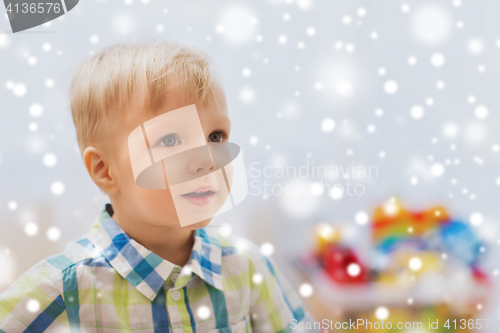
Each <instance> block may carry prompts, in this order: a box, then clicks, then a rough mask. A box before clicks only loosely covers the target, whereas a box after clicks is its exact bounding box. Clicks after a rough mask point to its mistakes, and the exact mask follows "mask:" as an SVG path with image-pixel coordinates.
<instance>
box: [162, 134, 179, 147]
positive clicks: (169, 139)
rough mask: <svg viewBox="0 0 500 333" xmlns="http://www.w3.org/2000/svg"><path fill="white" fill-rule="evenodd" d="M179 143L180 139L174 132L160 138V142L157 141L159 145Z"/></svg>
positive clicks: (168, 145) (167, 145) (171, 145)
mask: <svg viewBox="0 0 500 333" xmlns="http://www.w3.org/2000/svg"><path fill="white" fill-rule="evenodd" d="M180 143H181V142H180V140H179V139H178V138H177V136H176V135H175V134H169V135H166V136H164V137H163V138H162V139H161V140H160V142H158V144H159V145H160V146H165V147H173V146H177V145H178V144H180Z"/></svg>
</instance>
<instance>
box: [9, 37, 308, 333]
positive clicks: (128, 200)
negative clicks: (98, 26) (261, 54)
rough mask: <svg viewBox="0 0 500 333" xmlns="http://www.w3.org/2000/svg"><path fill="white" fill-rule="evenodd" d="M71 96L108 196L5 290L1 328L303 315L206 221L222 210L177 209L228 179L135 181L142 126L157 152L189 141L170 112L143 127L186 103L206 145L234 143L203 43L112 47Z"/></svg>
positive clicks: (282, 326) (290, 295) (244, 251)
mask: <svg viewBox="0 0 500 333" xmlns="http://www.w3.org/2000/svg"><path fill="white" fill-rule="evenodd" d="M70 95H71V110H72V115H73V120H74V123H75V127H76V133H77V139H78V144H79V148H80V150H81V152H82V157H83V161H84V164H85V166H86V168H87V171H88V173H89V175H90V177H91V178H92V180H93V181H94V183H95V184H96V185H97V186H98V187H99V188H100V189H101V190H102V191H103V192H105V193H106V194H107V195H108V196H109V198H110V201H111V203H107V204H105V205H104V207H103V209H102V210H101V211H100V212H99V214H98V216H97V218H96V219H95V222H94V223H93V225H92V227H91V230H90V232H89V233H87V234H85V235H83V236H82V237H79V238H77V239H75V240H73V241H71V242H70V243H68V244H67V245H66V247H65V248H64V250H63V253H61V254H57V255H53V256H50V257H48V258H46V259H44V260H42V261H40V262H38V263H37V264H35V265H34V266H32V267H31V268H30V269H29V270H28V271H27V272H25V273H24V274H23V275H22V276H21V277H20V278H19V279H18V280H17V281H15V282H14V283H13V284H12V285H11V286H10V287H9V288H8V289H7V290H6V291H5V292H3V293H2V294H0V333H3V332H6V333H17V332H37V333H38V332H68V331H70V332H99V333H105V332H130V331H132V330H133V331H137V332H144V333H146V332H147V333H153V332H155V333H156V332H174V333H180V332H209V333H216V332H224V333H228V332H252V331H253V332H289V331H291V325H290V323H291V322H292V321H293V322H294V323H297V322H298V321H301V320H304V318H305V317H306V315H307V313H306V311H305V310H304V308H303V307H302V304H301V300H300V298H299V296H298V295H297V294H296V292H295V291H294V290H293V288H292V286H291V284H290V283H289V282H288V281H287V279H286V278H285V277H284V276H283V275H282V273H281V271H280V270H279V269H278V268H277V267H276V265H275V262H274V261H273V259H272V258H270V257H266V256H264V255H262V254H261V252H260V249H259V248H258V247H257V246H256V245H255V244H253V243H251V242H249V241H246V240H244V239H239V238H237V237H235V236H223V233H220V232H219V231H220V229H218V228H216V227H212V226H208V223H209V222H210V220H211V217H212V216H213V215H212V216H208V215H196V216H198V218H197V219H196V220H189V222H188V223H183V221H181V218H180V216H181V212H180V210H179V209H176V207H177V208H179V207H181V205H184V206H183V207H184V208H183V209H184V210H186V211H187V213H188V214H191V213H193V212H194V213H193V214H198V213H199V212H201V211H202V209H203V207H204V205H209V204H211V203H212V202H217V200H216V199H214V198H217V196H218V197H219V198H222V199H224V198H227V196H226V197H224V195H223V194H221V193H224V192H225V193H226V194H227V191H228V189H229V184H228V189H226V190H224V188H225V186H218V185H215V187H214V186H213V185H207V186H201V187H198V188H196V189H195V190H193V191H191V190H189V191H190V192H187V193H181V194H180V195H177V194H176V193H175V191H174V190H173V188H174V187H173V186H171V187H169V186H170V185H172V184H171V182H173V178H168V177H167V178H168V181H167V180H166V179H165V183H167V182H168V186H164V187H163V189H151V188H147V187H144V186H138V184H139V183H138V182H137V177H136V175H135V170H133V168H134V163H139V162H137V161H133V160H132V156H131V152H132V151H133V148H132V146H133V142H131V139H130V138H131V137H132V135H131V133H133V132H134V130H136V129H137V131H138V132H137V133H142V132H140V129H141V128H142V130H143V131H144V137H145V138H146V144H147V147H146V146H144V147H145V149H146V148H147V151H149V153H150V156H151V161H153V154H155V153H157V152H160V153H161V154H163V156H165V155H172V154H175V153H176V152H179V151H180V150H179V149H181V148H182V147H184V148H186V149H187V147H189V144H190V142H191V141H192V140H191V139H187V137H186V136H183V135H184V134H183V133H182V131H183V129H179V128H177V127H176V125H175V124H174V125H172V126H171V128H168V126H169V123H168V121H167V122H166V123H165V124H164V125H165V126H166V127H165V126H163V127H160V129H161V130H162V131H163V132H165V133H163V132H158V131H157V132H155V129H154V128H153V129H151V130H150V131H149V132H148V133H147V136H146V132H145V124H146V123H147V122H148V121H149V120H151V119H158V118H157V117H158V116H161V117H163V116H164V115H165V116H169V115H174V114H176V112H177V114H180V115H182V113H179V110H184V108H187V109H186V110H191V111H192V112H191V115H193V114H194V115H195V116H196V119H197V120H196V121H193V122H192V129H193V131H194V128H199V131H198V132H199V133H201V134H200V135H199V136H198V137H200V136H203V137H202V138H203V140H202V141H203V143H202V144H205V145H207V143H210V144H215V143H224V142H227V140H228V137H229V133H230V121H229V118H228V112H227V104H226V98H225V94H224V91H223V89H222V87H221V85H220V82H219V80H218V79H217V78H216V77H215V73H214V72H213V69H212V65H211V59H210V58H209V57H208V56H207V55H206V54H205V53H204V52H203V51H201V50H199V49H197V48H195V47H192V46H189V45H183V44H181V43H177V42H172V41H168V42H164V41H148V42H145V43H130V44H118V45H114V46H110V47H107V48H105V49H103V50H101V51H100V52H98V53H96V54H95V55H93V56H92V57H91V58H90V59H88V60H86V61H85V62H84V63H83V64H82V65H81V67H80V68H79V69H78V71H77V73H76V74H75V76H74V79H73V82H72V85H71V90H70ZM193 110H195V111H193ZM169 112H170V113H169ZM193 112H194V113H193ZM186 114H188V113H186ZM186 119H188V118H186ZM189 119H191V118H189ZM170 120H172V119H170ZM170 120H169V121H170ZM198 124H200V125H201V127H197V126H198ZM155 135H156V137H155V138H154V139H153V137H154V136H155ZM190 140H191V141H190ZM193 142H194V141H192V142H191V143H193ZM198 145H199V144H198ZM195 146H196V144H194V145H193V147H195ZM184 148H182V149H184ZM188 157H189V156H188ZM188 162H189V163H190V164H189V166H188V169H189V172H191V173H192V174H193V175H196V177H198V174H199V175H200V176H201V175H203V176H206V177H209V176H211V174H212V173H211V172H212V171H214V170H216V168H215V162H214V160H213V159H211V160H209V161H208V162H207V161H205V162H200V161H194V160H193V161H192V160H189V161H188ZM162 163H163V162H162ZM139 164H140V163H139ZM219 167H220V166H219ZM158 170H161V169H158ZM165 170H166V169H165V165H163V172H165ZM224 177H226V175H225V174H224ZM192 178H194V177H192ZM197 179H204V178H203V177H201V178H197ZM206 179H208V178H206ZM225 179H226V181H227V178H225ZM222 184H224V183H222ZM219 185H220V184H219ZM176 200H177V201H176ZM218 202H222V201H221V200H219V201H218ZM191 205H192V206H191ZM216 208H217V209H218V208H220V205H219V206H217V207H216ZM182 214H184V213H182ZM182 216H185V215H182ZM199 216H204V217H199ZM183 218H184V217H183ZM184 222H185V221H184Z"/></svg>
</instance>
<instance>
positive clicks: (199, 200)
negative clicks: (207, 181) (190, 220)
mask: <svg viewBox="0 0 500 333" xmlns="http://www.w3.org/2000/svg"><path fill="white" fill-rule="evenodd" d="M215 194H216V192H215V190H214V188H213V187H212V186H201V187H198V188H197V189H195V190H194V191H192V192H189V193H185V194H182V195H181V196H182V197H183V198H184V199H186V200H187V201H189V202H190V203H192V204H193V205H196V206H204V205H208V204H209V203H210V202H211V201H212V199H213V197H214V196H215Z"/></svg>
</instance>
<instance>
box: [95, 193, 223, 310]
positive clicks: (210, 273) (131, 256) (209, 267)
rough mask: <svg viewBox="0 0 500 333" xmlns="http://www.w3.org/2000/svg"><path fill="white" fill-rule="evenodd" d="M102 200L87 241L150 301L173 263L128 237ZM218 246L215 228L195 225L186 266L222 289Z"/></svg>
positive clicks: (170, 271) (207, 281)
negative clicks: (200, 227) (101, 205)
mask: <svg viewBox="0 0 500 333" xmlns="http://www.w3.org/2000/svg"><path fill="white" fill-rule="evenodd" d="M111 215H113V208H112V207H111V204H110V203H106V204H105V205H104V207H103V209H102V210H101V211H100V212H99V215H98V216H97V218H96V219H95V221H94V223H93V224H92V226H91V228H90V237H89V239H90V241H91V242H92V243H93V244H94V246H95V247H96V249H97V251H98V252H100V253H101V254H102V255H103V256H104V257H105V258H106V259H107V260H108V262H109V263H110V264H111V266H112V267H113V268H114V269H115V270H116V271H117V272H118V273H119V274H120V275H121V276H123V277H124V278H125V279H126V280H127V281H128V282H130V283H131V284H132V285H133V286H134V287H135V288H136V289H137V290H139V291H140V292H141V293H142V294H143V295H144V296H146V297H147V298H148V299H150V300H151V301H152V300H154V298H155V297H156V295H157V293H158V292H159V290H160V288H162V286H163V284H164V283H165V281H166V280H167V279H168V277H169V276H170V274H171V273H172V271H174V269H175V267H177V265H175V264H173V263H171V262H169V261H168V260H165V259H163V258H161V257H160V256H158V255H157V254H155V253H153V252H151V251H150V250H148V249H147V248H146V247H144V246H143V245H141V244H140V243H138V242H137V241H136V240H134V239H132V238H130V236H129V235H127V234H126V233H125V232H124V231H123V230H122V229H121V228H120V226H119V225H118V224H117V223H116V222H115V221H114V220H113V218H112V217H111ZM221 262H222V250H221V245H220V241H219V238H218V236H217V232H216V231H215V230H213V229H212V228H207V227H205V228H202V229H196V230H195V233H194V245H193V249H192V252H191V259H190V261H189V263H188V264H187V265H189V266H188V268H189V269H190V270H191V271H192V272H193V273H194V274H196V275H198V276H199V277H200V278H201V279H203V280H204V281H205V282H206V283H208V284H210V285H211V286H213V287H215V288H217V289H219V290H222V276H221Z"/></svg>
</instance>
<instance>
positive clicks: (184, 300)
mask: <svg viewBox="0 0 500 333" xmlns="http://www.w3.org/2000/svg"><path fill="white" fill-rule="evenodd" d="M112 214H113V210H112V207H111V205H110V204H106V205H105V206H104V208H103V209H102V211H101V212H100V213H99V216H98V217H97V218H96V220H95V222H94V223H93V225H92V227H91V230H90V232H89V233H87V234H85V235H84V236H82V237H79V238H77V239H75V240H73V241H71V242H70V243H68V244H67V245H66V247H65V248H64V250H63V252H62V253H61V254H57V255H53V256H50V257H48V258H46V259H44V260H42V261H40V262H38V263H37V264H35V265H34V266H32V267H31V268H30V269H29V270H28V271H26V272H25V273H24V274H22V276H21V277H20V278H19V279H17V280H16V281H15V282H14V283H13V284H12V285H11V286H10V287H9V288H8V289H7V290H6V291H4V292H3V293H2V294H0V333H17V332H31V333H33V332H37V333H38V332H56V333H58V332H82V333H83V332H85V333H86V332H89V333H90V332H92V333H97V332H98V333H108V332H113V333H121V332H131V331H137V332H141V333H146V332H147V333H153V332H154V333H157V332H172V333H181V332H183V333H187V332H201V333H205V332H208V333H217V332H220V333H230V332H238V333H240V332H246V333H249V332H255V333H258V332H289V331H290V330H291V329H290V321H291V320H292V319H296V320H297V321H301V320H303V319H304V317H305V316H306V313H305V310H304V308H303V306H302V302H301V299H300V298H299V296H298V295H297V293H296V292H295V290H294V289H293V288H292V286H291V285H290V283H289V282H288V281H287V279H286V278H284V276H283V275H282V273H281V271H280V270H279V269H278V267H277V266H276V264H275V262H274V261H273V259H272V258H270V257H266V256H264V255H262V254H261V252H260V249H259V247H258V246H256V245H255V244H253V243H252V242H249V241H247V240H244V239H242V238H238V237H235V236H228V237H224V236H221V235H220V234H219V232H218V229H217V228H214V227H210V226H208V227H205V228H202V229H198V230H196V231H195V241H194V246H193V250H192V253H191V260H190V262H189V263H188V264H187V265H186V266H185V267H183V268H181V267H180V266H178V265H175V264H172V263H170V262H168V261H166V260H164V259H163V258H161V257H159V256H158V255H156V254H155V253H153V252H151V251H149V250H148V249H146V248H145V247H144V246H142V245H141V244H139V243H138V242H136V241H135V240H134V239H131V238H130V237H129V236H128V235H127V234H126V233H125V232H124V231H123V230H122V229H121V228H120V227H119V226H118V224H117V223H116V222H115V221H114V220H113V218H112V217H111V215H112Z"/></svg>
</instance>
